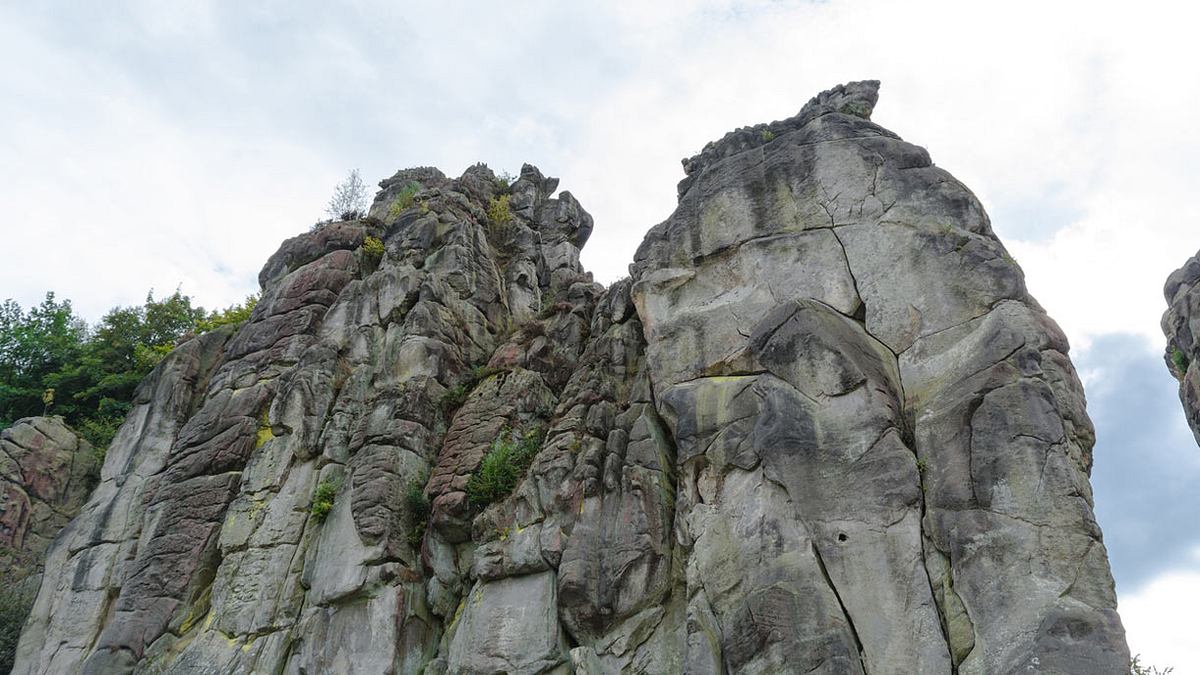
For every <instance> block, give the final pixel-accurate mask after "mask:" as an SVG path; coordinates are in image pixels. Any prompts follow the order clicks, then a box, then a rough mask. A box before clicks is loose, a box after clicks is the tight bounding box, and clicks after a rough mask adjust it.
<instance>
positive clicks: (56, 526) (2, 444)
mask: <svg viewBox="0 0 1200 675" xmlns="http://www.w3.org/2000/svg"><path fill="white" fill-rule="evenodd" d="M98 474H99V466H98V462H97V460H96V452H95V450H94V449H93V448H92V446H91V444H89V443H88V442H87V441H86V440H84V439H82V438H80V437H78V436H76V435H75V432H74V431H72V430H71V429H70V428H69V427H67V426H66V425H65V424H64V423H63V420H62V418H61V417H27V418H25V419H20V420H17V421H16V422H14V423H13V425H12V426H10V427H8V428H7V429H4V430H3V431H0V577H3V578H4V579H6V580H7V581H8V582H9V583H13V582H17V581H20V580H21V579H23V578H25V577H26V576H28V575H30V574H37V573H39V571H40V568H41V562H42V558H43V556H44V555H45V552H46V549H47V548H48V547H49V546H50V542H51V541H52V540H53V539H54V537H55V536H56V535H58V532H59V530H61V529H62V528H63V527H64V526H65V525H66V524H67V523H68V522H70V520H71V519H72V518H74V517H75V515H76V514H77V513H79V509H80V508H81V507H82V506H83V504H84V502H85V501H87V496H88V493H89V492H91V489H92V487H93V486H94V485H95V483H96V480H97V478H98V477H99V476H98Z"/></svg>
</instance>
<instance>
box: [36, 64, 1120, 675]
mask: <svg viewBox="0 0 1200 675" xmlns="http://www.w3.org/2000/svg"><path fill="white" fill-rule="evenodd" d="M877 91H878V83H877V82H858V83H851V84H848V85H844V86H840V87H836V88H834V89H832V90H830V91H828V92H825V93H823V94H821V95H819V96H817V97H816V98H814V99H813V100H812V101H810V102H809V104H808V105H806V106H805V107H804V109H803V110H802V111H801V112H800V113H799V114H798V115H797V116H796V117H793V118H790V119H788V120H784V121H782V122H775V123H772V124H770V125H760V126H758V127H751V128H746V129H740V130H738V131H735V132H733V133H731V134H729V135H727V136H726V137H725V138H723V139H721V140H719V141H717V142H715V143H712V144H710V145H709V146H707V147H706V148H704V150H703V151H702V152H701V153H700V154H699V155H697V156H695V157H693V158H691V159H689V160H686V161H685V163H684V164H685V170H686V174H687V176H686V178H685V179H684V180H683V181H682V182H681V183H680V186H679V206H678V208H677V209H676V211H675V213H674V214H673V215H672V216H671V217H670V218H669V219H667V220H666V221H665V222H663V223H661V224H659V225H657V226H655V227H654V228H652V229H651V230H650V232H649V233H648V234H647V236H646V238H645V241H644V242H643V243H642V246H641V247H640V248H639V250H638V252H637V255H636V256H635V259H634V262H633V264H632V266H631V277H630V278H629V279H625V280H622V281H619V282H617V283H615V284H613V285H612V286H610V287H608V288H604V287H602V286H600V285H598V284H596V283H593V281H592V279H591V277H590V275H588V274H587V273H586V272H585V271H584V270H583V268H582V267H581V266H580V263H579V251H580V248H581V247H582V246H583V245H584V243H585V242H586V241H587V238H588V236H589V234H590V233H591V230H592V219H591V217H590V216H588V214H587V213H586V212H585V211H584V210H583V208H582V207H581V206H580V204H579V203H578V201H576V200H575V199H574V198H573V197H572V196H571V195H570V194H569V193H567V192H561V193H559V194H558V196H557V197H555V196H553V194H554V192H555V190H556V188H557V181H556V180H554V179H549V178H545V177H544V176H543V175H542V174H541V173H540V172H539V171H538V170H537V169H535V168H534V167H531V166H528V165H527V166H525V167H524V168H523V169H522V171H521V175H520V178H519V179H517V180H516V182H515V183H514V184H512V185H511V186H505V185H503V184H502V183H500V182H498V181H497V180H496V179H495V177H494V176H493V174H492V173H491V171H489V170H488V169H486V167H482V166H476V167H472V168H471V169H468V170H467V172H466V173H465V174H464V175H463V176H462V177H461V178H458V179H447V178H446V177H445V176H444V175H443V174H441V172H439V171H437V170H436V169H429V168H422V169H412V170H407V171H402V172H400V173H398V174H397V175H396V176H394V177H392V178H390V179H388V180H385V181H383V182H382V183H381V188H382V190H381V191H380V193H379V194H378V195H377V197H376V200H375V203H374V205H373V206H372V208H371V211H370V217H368V218H366V219H364V220H360V221H353V222H342V223H334V224H330V225H328V226H326V227H324V228H322V229H319V230H317V231H315V232H311V233H307V234H303V235H300V236H298V237H296V238H294V239H291V240H289V241H287V242H285V243H284V244H283V246H282V247H281V248H280V250H279V252H278V253H276V254H275V255H274V256H272V258H271V259H270V261H268V263H267V265H266V267H264V269H263V272H262V274H261V275H260V281H261V282H262V285H263V298H262V300H261V301H260V302H259V304H258V306H257V307H256V308H255V310H254V314H253V316H252V317H251V319H250V321H249V322H248V323H247V324H245V325H243V326H241V327H240V328H237V329H234V328H231V327H227V328H224V329H220V330H217V331H214V332H211V333H207V334H204V335H201V336H199V337H197V338H195V339H193V340H191V341H189V342H187V343H185V344H183V345H181V346H180V347H178V348H177V349H176V350H175V351H174V352H173V353H172V354H171V355H170V356H169V357H168V358H167V359H166V360H165V361H164V362H163V364H162V365H161V366H160V367H159V368H158V369H157V370H156V371H154V372H153V373H152V374H151V375H150V376H149V377H148V378H147V380H146V381H145V382H144V383H143V384H142V386H141V388H140V389H139V392H138V399H137V402H136V405H135V407H134V409H133V411H132V412H131V414H130V416H129V418H128V420H127V421H126V423H125V425H124V426H123V427H122V429H121V431H120V433H119V434H118V436H117V439H116V440H115V441H114V443H113V446H112V448H111V449H110V451H109V453H108V457H107V460H106V461H105V465H104V469H103V475H102V480H101V483H100V486H99V487H98V488H97V490H96V491H95V493H94V494H93V496H92V498H91V500H90V501H89V503H88V506H87V507H86V508H85V510H84V512H83V513H82V515H80V517H79V518H77V519H75V520H74V521H73V522H72V523H71V525H70V526H68V528H67V529H66V530H65V531H64V533H63V534H62V535H61V536H60V537H59V538H58V540H57V541H56V542H55V545H54V546H53V547H52V549H51V552H50V558H49V562H48V564H47V572H46V579H45V582H44V583H43V586H42V590H41V593H40V594H39V597H38V600H37V604H36V606H35V608H34V611H33V615H32V616H31V619H30V621H29V623H28V625H27V627H26V630H25V632H24V634H23V637H22V641H21V645H20V651H19V655H18V658H19V660H18V665H17V669H16V672H18V673H58V672H76V671H82V672H91V673H101V672H131V671H132V672H147V673H150V672H154V673H157V672H189V673H195V672H201V673H230V672H284V673H325V672H345V673H382V672H397V673H422V672H423V673H455V674H459V673H464V674H465V673H470V674H485V673H487V674H491V673H570V672H576V673H618V672H638V673H725V672H729V673H784V672H794V673H859V674H863V675H865V674H867V673H870V674H872V675H878V674H882V673H897V674H899V673H905V674H910V673H963V674H966V673H972V674H982V673H988V674H996V673H1027V672H1040V673H1098V674H1109V673H1111V674H1114V675H1116V674H1118V673H1120V674H1122V675H1124V674H1125V673H1128V672H1129V654H1128V649H1127V647H1126V645H1125V640H1124V632H1123V629H1122V627H1121V623H1120V619H1119V617H1118V616H1117V613H1116V610H1115V607H1116V598H1115V594H1114V591H1113V582H1112V578H1111V575H1110V572H1109V567H1108V562H1107V557H1106V553H1105V548H1104V544H1103V543H1102V539H1101V534H1100V530H1099V528H1098V526H1097V525H1096V521H1095V518H1094V517H1093V514H1092V498H1091V489H1090V486H1089V483H1088V474H1089V471H1090V467H1091V448H1092V444H1093V441H1094V438H1093V430H1092V426H1091V423H1090V422H1089V420H1088V418H1087V415H1086V413H1085V411H1084V398H1083V391H1082V387H1081V385H1080V383H1079V380H1078V378H1077V377H1076V375H1075V372H1074V370H1073V368H1072V366H1071V364H1070V361H1069V360H1068V358H1067V355H1066V354H1067V342H1066V339H1065V337H1064V336H1063V334H1062V332H1061V331H1060V330H1059V329H1058V327H1057V326H1056V325H1055V324H1054V323H1053V321H1051V320H1050V319H1049V318H1048V317H1047V316H1046V315H1045V314H1044V312H1043V311H1042V310H1041V308H1040V307H1039V306H1038V305H1037V303H1036V302H1035V301H1034V300H1033V299H1032V298H1030V297H1029V295H1028V293H1027V292H1026V290H1025V286H1024V281H1023V278H1022V274H1021V271H1020V269H1019V268H1018V267H1017V265H1016V264H1015V263H1014V262H1013V261H1012V259H1011V258H1010V257H1009V256H1008V254H1007V253H1006V252H1005V250H1004V247H1003V246H1002V245H1001V244H1000V242H999V241H998V240H997V239H996V237H995V235H994V234H993V233H992V231H991V227H990V225H989V222H988V219H987V216H986V215H985V213H984V211H983V209H982V207H981V206H980V204H979V202H978V200H977V199H976V198H975V197H974V196H973V195H972V194H971V192H970V191H969V190H967V188H965V187H964V186H963V185H962V184H961V183H959V182H958V181H957V180H955V179H954V178H953V177H952V176H950V174H948V173H946V172H945V171H943V170H942V169H939V168H937V167H935V166H933V165H932V163H931V161H930V159H929V155H928V154H927V153H926V152H925V151H924V150H923V149H921V148H919V147H917V146H914V145H911V144H908V143H905V142H903V141H901V140H900V139H899V138H898V137H897V136H896V135H895V134H893V133H891V132H890V131H887V130H886V129H883V128H882V127H880V126H878V125H876V124H874V123H873V122H871V121H870V114H871V112H872V110H873V107H874V104H875V101H876V97H877ZM376 240H377V241H376ZM379 244H382V246H379Z"/></svg>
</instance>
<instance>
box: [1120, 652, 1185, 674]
mask: <svg viewBox="0 0 1200 675" xmlns="http://www.w3.org/2000/svg"><path fill="white" fill-rule="evenodd" d="M1141 660H1142V655H1141V654H1138V655H1137V656H1135V657H1133V663H1131V664H1130V666H1129V675H1170V674H1171V673H1173V672H1175V669H1174V668H1171V667H1170V666H1168V667H1166V668H1158V667H1156V666H1143V665H1142V664H1141Z"/></svg>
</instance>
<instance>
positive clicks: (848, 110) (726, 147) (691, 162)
mask: <svg viewBox="0 0 1200 675" xmlns="http://www.w3.org/2000/svg"><path fill="white" fill-rule="evenodd" d="M878 101H879V80H862V81H860V82H848V83H846V84H839V85H838V86H836V87H834V88H832V89H829V90H826V91H823V92H821V93H820V94H817V95H816V96H814V97H812V98H811V99H810V100H809V101H808V103H806V104H804V107H803V108H801V109H800V112H799V113H797V114H796V115H795V116H793V117H789V118H787V119H784V120H778V121H775V122H770V123H762V124H756V125H754V126H749V127H740V128H738V129H735V130H733V131H731V132H729V133H727V134H725V135H724V136H722V137H721V139H720V140H716V141H710V142H709V143H708V144H707V145H705V146H704V148H703V149H702V150H701V151H700V152H699V153H697V154H695V155H693V156H691V157H688V158H686V159H683V160H681V161H682V164H683V171H684V173H685V174H687V176H688V178H684V179H683V181H681V182H680V183H679V195H680V197H682V196H683V193H684V192H686V191H687V187H688V186H690V185H691V180H690V177H691V175H692V174H694V173H696V172H697V171H700V170H701V169H703V168H704V167H705V166H707V165H708V164H710V163H712V162H715V161H718V160H720V159H721V158H724V157H728V156H730V155H734V154H737V153H739V152H744V151H746V150H750V149H753V148H758V147H761V146H763V145H765V144H767V143H768V142H770V141H771V140H773V139H774V138H775V137H776V136H778V135H780V134H784V133H787V132H789V131H795V130H796V129H799V128H801V127H803V126H805V125H806V124H808V123H809V122H812V121H813V120H814V119H816V118H818V117H820V116H822V115H828V114H830V113H843V114H847V115H852V116H854V117H859V118H862V119H864V120H870V119H871V113H872V112H874V110H875V104H876V103H877V102H878ZM879 130H880V132H882V133H888V134H890V133H891V132H887V131H886V130H883V129H882V128H879Z"/></svg>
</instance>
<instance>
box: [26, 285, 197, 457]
mask: <svg viewBox="0 0 1200 675" xmlns="http://www.w3.org/2000/svg"><path fill="white" fill-rule="evenodd" d="M205 317H206V312H205V311H204V309H203V308H200V307H193V306H192V300H191V298H189V297H188V296H186V295H183V294H182V293H181V292H180V291H179V290H178V289H176V291H175V292H174V293H172V294H171V295H169V296H167V297H165V298H163V299H161V300H156V299H155V298H154V293H153V291H151V292H150V293H148V294H147V295H146V301H145V303H143V304H142V305H141V306H134V307H116V308H114V309H112V310H110V311H109V312H108V314H105V315H104V318H102V319H101V320H100V323H98V324H97V325H96V327H95V329H94V330H93V331H92V332H91V334H90V335H89V337H88V339H87V341H86V342H85V343H84V345H83V347H82V349H81V350H80V353H79V355H78V357H77V358H75V359H74V360H73V361H72V362H70V363H69V364H67V365H65V366H64V367H63V368H61V369H59V370H58V371H57V372H54V373H51V374H49V375H47V376H46V377H45V379H44V383H45V386H46V387H53V388H54V390H55V394H54V396H55V400H56V401H58V403H56V411H57V412H58V414H61V415H63V416H64V417H66V418H67V422H68V423H69V424H71V425H73V426H75V427H76V428H77V429H78V431H79V432H80V433H82V434H83V435H84V437H86V438H87V439H88V440H89V441H90V442H91V443H92V444H93V445H95V446H96V447H97V448H103V447H107V446H108V444H109V443H110V442H111V441H112V437H113V435H114V434H115V433H116V431H117V428H118V427H119V426H120V424H121V421H122V420H124V418H125V415H126V414H127V413H128V412H129V409H130V407H131V405H132V404H131V401H132V400H133V393H134V391H135V390H136V389H137V386H138V383H140V382H141V381H142V378H143V377H145V376H146V374H147V373H149V372H150V371H151V370H153V369H154V366H156V365H158V362H159V361H161V360H162V359H163V357H164V356H166V355H167V354H169V353H170V351H171V349H173V348H174V347H175V343H176V342H177V341H178V340H179V339H180V338H181V337H183V336H184V335H186V334H187V333H189V332H191V331H194V330H195V328H196V324H197V322H198V321H200V320H201V319H203V318H205Z"/></svg>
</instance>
